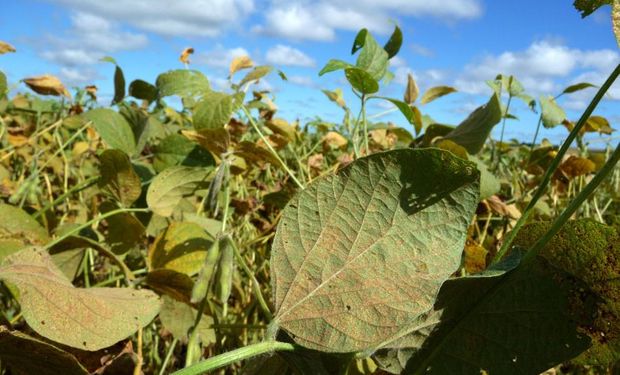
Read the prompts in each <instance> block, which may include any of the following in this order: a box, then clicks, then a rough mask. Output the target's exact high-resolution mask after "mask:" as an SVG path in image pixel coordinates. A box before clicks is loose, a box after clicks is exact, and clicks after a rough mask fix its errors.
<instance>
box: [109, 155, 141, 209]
mask: <svg viewBox="0 0 620 375" xmlns="http://www.w3.org/2000/svg"><path fill="white" fill-rule="evenodd" d="M99 163H100V164H99V173H101V180H99V187H100V188H102V189H103V190H104V191H106V192H107V193H109V194H110V195H112V196H113V197H114V199H116V200H117V201H118V202H119V203H121V204H122V205H123V206H124V207H131V205H132V204H133V203H134V202H135V201H136V200H137V199H138V198H140V194H141V193H142V182H141V181H140V177H138V175H137V174H136V171H135V170H134V169H133V166H132V165H131V161H130V160H129V157H128V156H127V155H126V154H125V153H124V152H123V151H120V150H105V151H104V152H103V153H102V154H101V155H100V156H99Z"/></svg>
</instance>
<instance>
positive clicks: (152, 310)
mask: <svg viewBox="0 0 620 375" xmlns="http://www.w3.org/2000/svg"><path fill="white" fill-rule="evenodd" d="M0 279H2V280H4V281H6V282H9V283H10V284H12V285H13V286H15V287H16V288H17V289H18V290H19V298H18V301H19V304H20V306H21V311H22V314H23V316H24V318H25V319H26V322H27V323H28V325H29V326H30V327H31V328H32V329H33V330H35V331H36V332H37V333H38V334H40V335H41V336H44V337H46V338H48V339H50V340H53V341H56V342H59V343H61V344H64V345H68V346H71V347H74V348H79V349H84V350H98V349H101V348H105V347H108V346H110V345H113V344H115V343H117V342H118V341H120V340H123V339H125V338H127V337H128V336H130V335H132V334H133V333H134V332H136V331H137V330H138V329H139V328H141V327H144V326H145V325H147V324H149V323H150V322H151V320H153V318H154V317H155V316H156V315H157V313H158V312H159V307H160V306H159V305H160V304H159V299H158V297H157V295H155V294H154V293H153V292H151V291H148V290H135V289H130V288H89V289H80V288H76V287H74V286H73V285H72V284H71V282H70V281H69V280H68V279H67V278H66V277H65V276H64V275H63V274H62V272H61V271H60V270H59V269H58V267H56V265H54V263H53V262H52V258H51V257H50V255H49V254H48V253H47V252H46V251H45V250H43V249H40V248H35V247H30V248H25V249H23V250H21V251H19V252H17V253H15V254H12V255H10V256H8V257H7V258H5V260H4V262H2V264H1V265H0Z"/></svg>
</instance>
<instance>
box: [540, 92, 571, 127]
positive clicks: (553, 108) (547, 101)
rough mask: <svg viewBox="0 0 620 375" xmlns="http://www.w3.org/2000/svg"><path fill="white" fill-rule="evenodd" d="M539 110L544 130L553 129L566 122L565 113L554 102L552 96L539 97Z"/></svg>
mask: <svg viewBox="0 0 620 375" xmlns="http://www.w3.org/2000/svg"><path fill="white" fill-rule="evenodd" d="M540 110H541V111H542V123H543V126H544V127H545V128H553V127H555V126H557V125H559V124H561V123H562V122H563V121H564V120H566V112H564V110H563V109H562V107H560V106H559V105H558V104H557V103H556V102H555V99H554V98H553V97H552V96H544V95H543V96H541V97H540Z"/></svg>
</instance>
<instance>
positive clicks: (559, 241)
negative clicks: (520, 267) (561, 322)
mask: <svg viewBox="0 0 620 375" xmlns="http://www.w3.org/2000/svg"><path fill="white" fill-rule="evenodd" d="M549 226H550V223H536V224H531V225H527V226H525V227H523V229H522V230H521V231H520V232H519V235H518V236H517V238H516V239H515V245H517V246H521V247H523V248H529V247H531V246H532V245H533V243H534V241H535V240H536V239H538V238H540V237H541V236H542V235H544V233H545V232H546V231H547V229H548V228H549ZM541 257H542V258H544V259H545V260H546V261H547V263H548V264H549V265H551V266H552V267H553V268H555V269H559V270H561V272H562V273H565V274H564V275H560V276H557V275H556V276H555V278H556V279H558V278H561V279H562V280H563V281H564V282H567V283H569V286H571V288H572V293H573V295H575V294H576V295H578V296H579V300H578V301H583V302H579V303H582V304H585V305H586V306H585V307H586V308H587V307H588V306H587V304H588V301H590V302H592V301H595V306H594V307H595V312H590V314H588V315H587V316H582V317H581V318H584V317H585V318H586V319H585V320H586V321H583V320H580V321H579V323H580V330H581V331H582V332H581V333H583V334H584V335H585V336H588V337H590V339H591V342H592V346H591V348H590V349H589V350H588V351H586V352H584V353H583V354H582V355H580V356H579V357H578V358H577V359H576V362H577V363H581V364H587V365H599V366H600V365H604V366H609V365H613V364H614V363H615V362H617V361H618V360H620V292H619V291H620V235H619V233H618V230H617V229H616V228H614V227H610V226H606V225H604V224H601V223H598V222H596V221H594V220H589V219H583V220H576V221H569V222H568V223H566V225H565V226H564V227H563V228H562V230H561V231H560V233H559V234H557V235H556V236H555V237H554V238H553V239H552V240H551V241H550V242H549V244H548V245H547V246H546V247H545V249H543V251H542V253H541ZM573 279H576V280H578V282H575V281H574V280H573ZM580 283H582V284H583V285H580ZM583 308H584V306H573V307H571V309H572V310H583ZM580 312H581V311H580Z"/></svg>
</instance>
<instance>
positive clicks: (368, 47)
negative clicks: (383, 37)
mask: <svg viewBox="0 0 620 375" xmlns="http://www.w3.org/2000/svg"><path fill="white" fill-rule="evenodd" d="M355 66H356V67H357V68H360V69H363V70H365V71H366V72H368V73H369V74H370V75H371V76H372V78H374V79H375V80H377V81H379V80H381V78H383V76H384V75H385V72H386V71H387V68H388V53H387V52H386V51H385V50H384V49H383V47H381V46H380V45H379V44H378V43H377V41H376V40H375V38H374V37H373V36H372V34H370V33H366V35H365V41H364V47H362V51H361V52H360V54H359V56H358V57H357V62H356V63H355Z"/></svg>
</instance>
